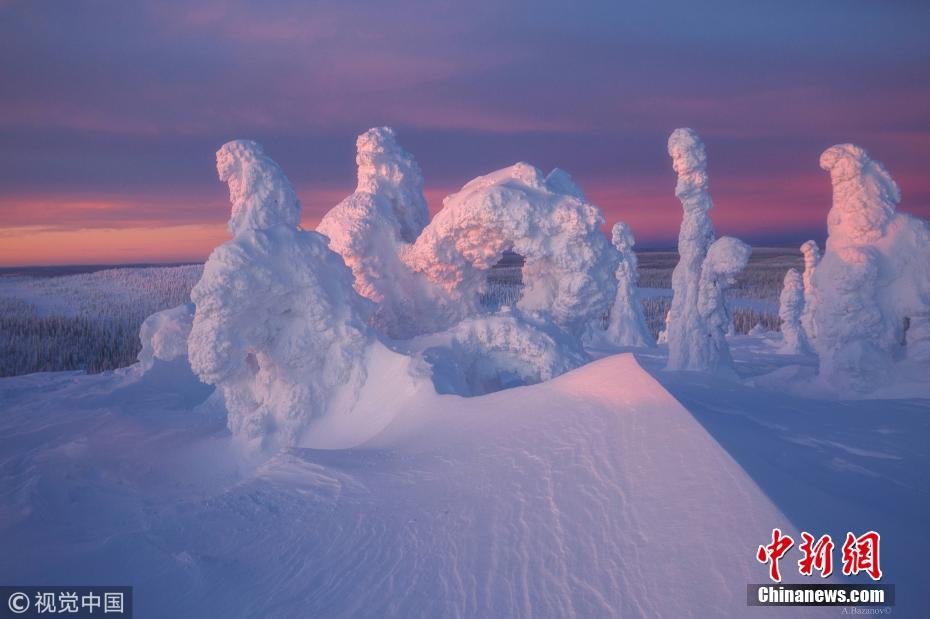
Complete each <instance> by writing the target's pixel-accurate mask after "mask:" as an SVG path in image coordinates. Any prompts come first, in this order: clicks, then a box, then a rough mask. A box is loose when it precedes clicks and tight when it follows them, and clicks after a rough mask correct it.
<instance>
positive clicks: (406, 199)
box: [355, 127, 429, 243]
mask: <svg viewBox="0 0 930 619" xmlns="http://www.w3.org/2000/svg"><path fill="white" fill-rule="evenodd" d="M355 146H356V153H357V154H356V156H355V162H356V163H357V164H358V188H357V189H356V192H357V193H367V194H371V195H375V196H380V197H382V198H384V199H385V200H386V201H387V203H388V204H389V205H390V210H391V214H392V215H393V219H392V223H396V226H397V235H398V237H399V238H400V240H402V241H404V242H405V243H412V242H413V241H415V240H416V238H417V236H419V235H420V232H421V231H422V230H423V228H424V227H425V226H426V224H428V223H429V210H428V209H427V208H426V198H424V197H423V173H422V172H421V171H420V166H419V165H418V164H417V162H416V160H415V159H414V158H413V155H411V154H410V153H408V152H407V151H406V150H404V149H403V148H402V147H401V146H400V144H398V143H397V136H396V135H395V133H394V130H393V129H391V128H390V127H375V128H373V129H369V130H368V131H366V132H365V133H363V134H361V135H360V136H358V139H357V140H356V142H355Z"/></svg>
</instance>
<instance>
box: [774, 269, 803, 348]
mask: <svg viewBox="0 0 930 619" xmlns="http://www.w3.org/2000/svg"><path fill="white" fill-rule="evenodd" d="M803 311H804V281H803V280H802V278H801V274H800V273H798V272H797V271H796V270H795V269H788V272H787V273H786V274H785V283H784V286H783V287H782V289H781V296H780V297H779V308H778V316H779V318H781V334H782V339H783V343H782V347H781V352H782V353H784V354H789V355H799V354H803V353H807V352H810V348H809V346H808V344H807V336H806V335H805V333H804V328H803V327H802V326H801V316H802V313H803Z"/></svg>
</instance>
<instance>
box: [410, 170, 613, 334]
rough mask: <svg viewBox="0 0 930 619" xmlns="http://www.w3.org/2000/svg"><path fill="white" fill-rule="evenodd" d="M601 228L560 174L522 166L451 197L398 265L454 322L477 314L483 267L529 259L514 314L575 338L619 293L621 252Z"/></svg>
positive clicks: (594, 209) (578, 193)
mask: <svg viewBox="0 0 930 619" xmlns="http://www.w3.org/2000/svg"><path fill="white" fill-rule="evenodd" d="M603 223H604V218H603V216H602V215H601V211H600V209H598V208H597V207H596V206H594V205H593V204H590V203H588V202H587V201H586V200H585V198H584V195H583V194H582V192H581V189H579V188H578V186H577V185H576V184H575V183H574V182H573V181H572V180H571V178H570V177H569V176H568V175H567V174H566V173H565V172H562V171H561V170H556V171H553V173H552V174H550V175H549V176H548V177H546V176H543V174H542V172H541V171H540V170H538V169H537V168H535V167H533V166H531V165H529V164H527V163H518V164H516V165H513V166H511V167H509V168H504V169H503V170H498V171H496V172H492V173H491V174H488V175H485V176H480V177H478V178H476V179H474V180H472V181H471V182H469V183H467V184H466V185H465V186H464V187H462V189H461V190H460V191H459V192H458V193H455V194H453V195H451V196H449V197H447V198H446V199H445V200H444V201H443V208H442V210H441V211H439V213H437V214H436V216H435V217H434V218H433V220H432V221H431V222H430V224H429V225H428V226H426V228H424V229H423V232H422V233H421V234H420V236H419V237H418V238H417V240H416V243H414V244H413V245H412V246H410V247H409V248H407V250H406V251H405V252H404V253H403V254H402V256H401V258H402V259H403V260H404V262H405V263H406V264H407V265H408V266H409V267H410V268H411V269H412V270H413V271H415V272H416V273H418V274H422V275H423V276H425V277H426V278H427V279H428V280H429V281H431V282H432V283H434V284H435V285H437V286H439V287H440V288H441V289H442V290H444V291H445V293H446V294H447V295H448V299H447V300H445V301H444V302H443V303H442V313H443V314H444V316H445V317H446V319H447V320H448V321H449V324H453V323H454V322H456V321H457V320H460V319H462V318H464V317H467V316H471V315H475V314H477V313H479V311H480V308H479V305H478V303H479V295H480V293H481V292H482V291H483V290H484V289H485V287H486V286H487V272H488V269H490V268H491V267H492V266H493V265H494V264H496V263H497V262H498V261H499V260H500V259H501V257H502V256H503V254H504V252H505V251H507V250H511V251H514V252H516V253H518V254H520V255H521V256H523V258H524V259H525V264H524V267H523V295H522V297H521V298H520V300H519V302H518V303H517V308H519V309H520V310H521V311H524V312H527V313H534V312H535V313H540V314H544V315H546V316H547V317H548V318H550V319H551V320H552V321H553V322H554V323H555V324H557V325H558V326H560V327H561V328H563V329H565V330H567V331H569V332H570V333H572V334H574V335H576V336H579V337H580V336H581V335H582V334H583V333H584V332H585V331H586V330H587V329H588V327H589V325H591V324H592V323H595V322H598V321H602V320H603V317H604V316H605V315H606V314H607V312H608V309H609V307H610V304H611V303H612V302H613V300H614V297H615V295H616V287H617V282H616V280H615V279H614V271H615V269H616V262H617V252H616V251H614V249H613V248H612V247H611V246H610V244H609V243H608V241H607V239H606V238H604V235H603V234H602V233H601V230H600V226H601V225H602V224H603Z"/></svg>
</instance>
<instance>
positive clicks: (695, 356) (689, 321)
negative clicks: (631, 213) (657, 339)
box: [665, 129, 748, 371]
mask: <svg viewBox="0 0 930 619" xmlns="http://www.w3.org/2000/svg"><path fill="white" fill-rule="evenodd" d="M668 154H669V156H671V158H672V167H673V168H674V170H675V172H676V173H677V174H678V183H677V185H676V186H675V196H676V197H677V198H678V199H679V200H680V201H681V205H682V208H683V209H684V216H683V218H682V221H681V230H680V231H679V233H678V254H679V261H678V264H677V265H676V266H675V270H674V271H673V272H672V295H673V296H672V305H671V308H670V309H669V313H668V317H667V319H666V325H665V331H666V334H665V337H666V339H667V340H668V366H667V367H668V369H670V370H697V371H711V370H714V369H716V368H717V367H718V366H719V365H721V364H722V363H727V362H728V360H729V352H728V351H727V350H726V341H725V340H723V338H724V336H725V335H726V331H727V329H728V328H729V318H726V316H727V314H726V307H725V303H724V298H723V296H722V289H721V290H720V291H719V294H718V291H715V290H713V287H714V286H718V285H719V286H721V287H722V288H725V287H726V286H727V285H728V283H727V282H728V281H729V277H728V275H727V274H728V273H729V272H730V271H729V269H730V268H731V267H732V266H734V265H736V264H738V263H739V260H738V258H739V257H740V256H741V255H742V251H741V250H740V249H739V247H740V246H739V245H736V244H735V243H739V241H736V239H730V240H728V241H726V242H725V243H722V244H721V245H719V247H720V249H719V250H718V251H717V252H716V257H715V260H714V261H713V262H712V263H710V264H706V265H705V261H706V259H707V256H708V251H709V249H710V247H711V246H712V244H713V243H714V236H715V233H714V225H713V223H712V222H711V220H710V216H709V215H708V211H710V209H711V208H713V205H714V204H713V201H712V200H711V198H710V192H709V191H708V179H707V155H706V153H705V151H704V144H703V142H701V139H700V138H699V137H698V135H697V133H695V132H694V130H692V129H676V130H675V131H673V132H672V135H671V136H670V137H669V139H668ZM721 240H722V239H721ZM747 259H748V254H747ZM743 266H745V263H743V265H742V266H740V269H742V268H743ZM724 318H725V320H724V321H723V322H721V320H722V319H724ZM708 320H710V321H711V323H712V324H710V323H708ZM718 332H719V333H718ZM718 335H719V338H718Z"/></svg>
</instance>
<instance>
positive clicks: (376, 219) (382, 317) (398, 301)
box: [317, 127, 449, 338]
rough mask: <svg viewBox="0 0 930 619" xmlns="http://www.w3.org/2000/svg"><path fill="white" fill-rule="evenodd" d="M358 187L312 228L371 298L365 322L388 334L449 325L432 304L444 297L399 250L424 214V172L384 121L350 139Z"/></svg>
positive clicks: (423, 220) (422, 222)
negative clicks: (412, 268)
mask: <svg viewBox="0 0 930 619" xmlns="http://www.w3.org/2000/svg"><path fill="white" fill-rule="evenodd" d="M356 147H357V155H356V163H357V164H358V187H357V188H356V190H355V192H354V193H353V194H352V195H350V196H348V197H347V198H346V199H345V200H343V201H342V202H340V203H339V204H338V205H336V206H335V207H334V208H333V209H331V210H330V211H329V212H328V213H326V215H325V216H324V217H323V219H322V220H321V221H320V225H319V226H318V227H317V231H318V232H320V233H321V234H324V235H325V236H326V237H327V238H328V239H329V246H330V249H332V250H333V251H335V252H336V253H338V254H339V255H341V256H342V259H343V260H344V261H345V263H346V265H348V266H349V268H351V269H352V274H353V275H354V277H355V290H356V291H357V292H358V293H359V294H360V295H362V296H363V297H365V298H367V299H369V300H371V301H372V302H374V304H375V310H374V312H373V314H372V316H371V323H372V324H373V325H374V326H375V327H376V328H377V329H378V330H380V331H381V332H383V333H386V334H387V335H389V336H391V337H394V338H407V337H410V336H412V335H415V334H418V333H423V332H428V331H435V330H438V329H441V328H444V327H446V326H448V324H449V322H448V321H444V320H443V319H442V318H443V317H442V316H441V315H440V313H439V311H438V308H439V306H440V303H439V301H438V299H441V298H443V297H444V296H445V295H444V293H443V291H442V290H441V289H440V288H438V287H437V286H435V285H433V284H432V283H431V282H429V281H428V280H427V279H426V278H425V277H420V276H417V275H415V274H414V273H412V272H411V271H410V269H409V268H408V267H407V266H406V265H405V264H404V263H403V262H402V261H401V258H400V256H401V254H402V253H404V252H405V251H406V246H407V244H408V243H411V242H413V241H414V240H415V239H416V237H417V236H418V235H419V234H420V231H421V230H422V229H423V226H424V225H425V224H426V222H427V221H428V220H429V212H428V211H427V209H426V200H425V199H424V197H423V175H422V174H421V172H420V168H419V166H418V165H417V163H416V161H415V160H414V159H413V156H412V155H410V153H408V152H407V151H405V150H404V149H403V148H402V147H401V146H400V145H399V144H398V143H397V141H396V136H395V134H394V131H393V130H392V129H391V128H389V127H376V128H373V129H369V130H368V131H366V132H365V133H363V134H361V135H360V136H358V140H357V141H356Z"/></svg>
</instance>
